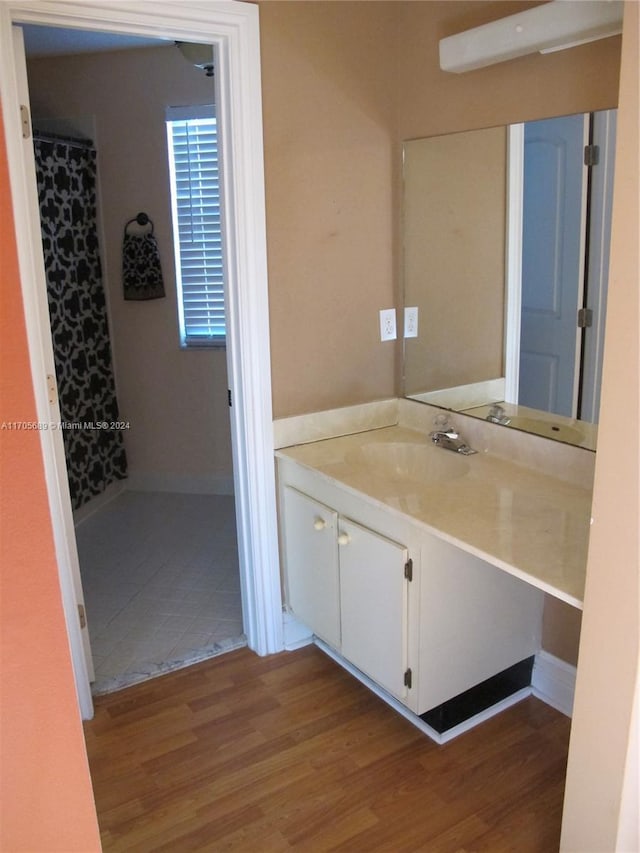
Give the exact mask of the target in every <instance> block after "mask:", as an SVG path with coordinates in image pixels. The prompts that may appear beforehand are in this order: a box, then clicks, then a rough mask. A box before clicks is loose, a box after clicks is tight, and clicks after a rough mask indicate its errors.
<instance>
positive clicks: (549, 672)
mask: <svg viewBox="0 0 640 853" xmlns="http://www.w3.org/2000/svg"><path fill="white" fill-rule="evenodd" d="M531 688H532V690H533V695H534V696H537V698H538V699H541V700H542V701H543V702H546V703H547V705H551V707H552V708H555V709H556V710H557V711H560V712H561V713H562V714H565V716H567V717H570V716H571V714H572V712H573V696H574V693H575V688H576V668H575V666H572V665H571V664H570V663H567V662H566V661H563V660H560V658H557V657H555V656H554V655H550V654H549V652H545V651H544V650H542V651H540V652H538V654H537V655H536V660H535V663H534V665H533V674H532V676H531Z"/></svg>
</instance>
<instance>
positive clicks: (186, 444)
mask: <svg viewBox="0 0 640 853" xmlns="http://www.w3.org/2000/svg"><path fill="white" fill-rule="evenodd" d="M28 72H29V90H30V97H31V105H32V113H33V116H34V121H37V119H38V118H56V117H57V118H60V117H73V116H91V117H93V119H94V122H95V131H96V145H97V150H98V169H99V181H100V186H99V201H100V205H101V210H102V217H103V231H104V258H103V260H104V271H105V283H106V286H107V292H108V299H109V313H110V320H111V328H112V339H113V340H112V343H113V351H114V363H115V368H116V382H117V389H118V402H119V404H120V410H121V418H122V419H123V420H129V421H130V422H131V428H130V429H129V430H127V431H125V433H124V438H125V445H126V449H127V456H128V460H129V473H130V476H131V477H132V480H133V485H134V486H135V485H137V484H139V483H140V478H143V480H142V482H144V483H145V484H146V483H151V484H153V483H154V482H161V483H167V484H168V485H170V484H171V483H175V482H178V483H181V482H186V483H187V484H189V483H193V487H194V488H195V489H196V490H199V489H200V488H202V489H203V490H206V489H209V488H210V489H212V490H216V489H218V488H220V487H222V490H224V487H225V483H226V482H227V481H230V480H231V477H232V473H233V472H232V462H231V437H230V424H229V409H228V405H227V371H226V354H225V352H224V350H211V349H208V350H204V349H199V350H193V349H192V350H188V351H185V350H181V349H180V348H179V344H178V319H177V304H176V289H175V274H174V260H173V242H172V240H173V238H172V226H171V201H170V195H169V171H168V162H167V146H166V130H165V123H164V122H165V108H166V107H167V106H183V105H186V104H190V103H212V102H213V100H214V92H213V83H212V81H211V79H210V78H207V77H206V76H205V74H204V72H202V71H200V70H198V69H196V68H194V67H193V66H191V65H190V64H189V63H188V62H186V61H185V60H184V59H183V57H182V56H181V54H180V53H179V52H178V50H177V49H176V48H175V47H174V46H173V45H167V46H160V47H157V48H155V47H152V48H145V49H138V50H124V51H114V52H106V53H97V54H85V55H77V56H71V57H56V58H48V59H39V60H38V59H34V60H32V61H30V62H29V64H28ZM114 92H117V97H114ZM140 210H144V211H146V212H147V213H148V214H149V215H150V216H151V218H152V219H153V221H154V225H155V234H156V237H157V240H158V244H159V248H160V254H161V258H162V267H163V274H164V280H165V289H166V292H167V296H166V298H165V299H157V300H153V301H150V302H125V301H124V299H123V297H122V279H121V264H122V260H121V258H122V255H121V250H122V231H123V227H124V224H125V222H126V221H127V220H128V219H130V218H132V217H133V216H135V215H136V214H137V213H138V211H140ZM220 484H221V486H220ZM185 490H187V491H188V490H189V489H188V488H186V489H185Z"/></svg>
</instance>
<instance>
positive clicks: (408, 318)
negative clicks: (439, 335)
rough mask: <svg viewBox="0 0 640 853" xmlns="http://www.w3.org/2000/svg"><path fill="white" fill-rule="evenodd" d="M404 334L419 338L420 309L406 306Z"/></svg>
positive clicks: (407, 336)
mask: <svg viewBox="0 0 640 853" xmlns="http://www.w3.org/2000/svg"><path fill="white" fill-rule="evenodd" d="M404 336H405V338H417V337H418V309H417V307H415V308H405V309H404Z"/></svg>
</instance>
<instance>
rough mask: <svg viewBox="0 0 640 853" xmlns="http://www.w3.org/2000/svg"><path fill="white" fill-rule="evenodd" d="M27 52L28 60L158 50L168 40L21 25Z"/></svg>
mask: <svg viewBox="0 0 640 853" xmlns="http://www.w3.org/2000/svg"><path fill="white" fill-rule="evenodd" d="M21 26H22V29H23V31H24V45H25V52H26V55H27V56H28V57H34V58H35V57H42V56H64V55H67V54H70V53H96V52H100V51H107V50H127V49H129V48H135V47H156V46H158V45H160V44H167V40H165V39H152V38H144V37H142V36H128V35H120V34H118V33H104V32H95V31H90V30H73V29H63V28H62V27H45V26H38V25H36V24H22V25H21Z"/></svg>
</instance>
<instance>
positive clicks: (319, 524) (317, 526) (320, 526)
mask: <svg viewBox="0 0 640 853" xmlns="http://www.w3.org/2000/svg"><path fill="white" fill-rule="evenodd" d="M326 526H327V522H326V521H325V520H324V518H316V520H315V521H314V522H313V528H314V530H324V529H325V527H326Z"/></svg>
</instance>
